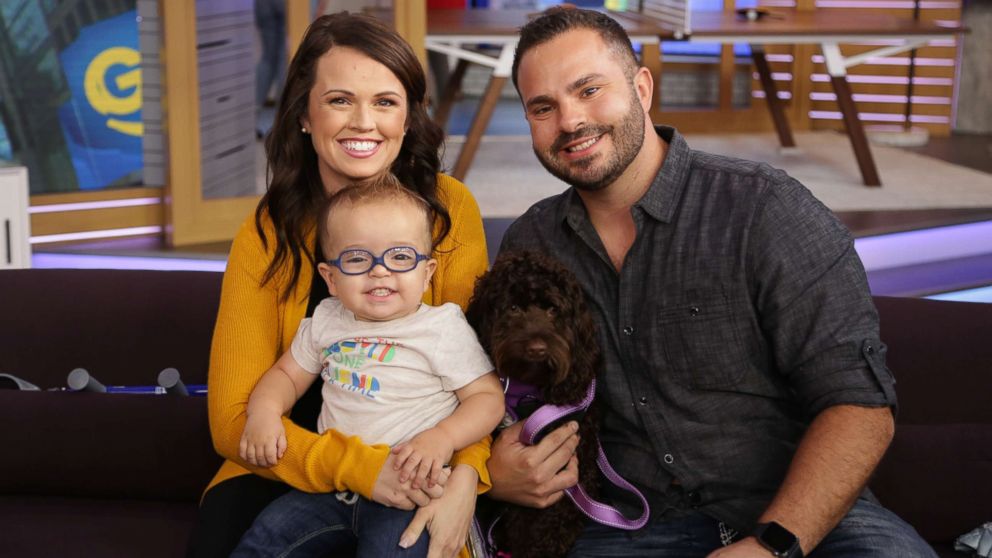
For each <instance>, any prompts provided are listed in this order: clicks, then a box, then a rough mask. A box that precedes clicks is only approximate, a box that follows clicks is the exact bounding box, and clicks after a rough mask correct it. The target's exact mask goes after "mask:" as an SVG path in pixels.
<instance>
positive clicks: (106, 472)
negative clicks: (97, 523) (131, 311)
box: [0, 391, 221, 502]
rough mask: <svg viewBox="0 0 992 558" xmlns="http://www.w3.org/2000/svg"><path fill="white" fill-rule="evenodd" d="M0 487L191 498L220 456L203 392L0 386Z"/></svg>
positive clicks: (37, 492) (89, 494)
mask: <svg viewBox="0 0 992 558" xmlns="http://www.w3.org/2000/svg"><path fill="white" fill-rule="evenodd" d="M0 447H2V448H5V449H6V450H9V451H4V454H5V457H4V459H0V493H7V494H33V495H52V496H76V497H97V498H129V499H137V500H141V499H151V500H173V501H194V502H195V501H197V500H198V499H199V497H200V494H201V492H202V491H203V489H204V488H205V487H206V485H207V483H208V482H209V480H210V478H211V477H212V475H213V474H214V473H215V472H216V471H217V468H218V467H219V466H220V463H221V459H220V457H219V456H218V455H217V454H216V453H215V452H214V449H213V445H212V444H211V441H210V431H209V425H208V423H207V405H206V398H203V397H172V396H165V395H134V394H104V393H73V392H24V391H0Z"/></svg>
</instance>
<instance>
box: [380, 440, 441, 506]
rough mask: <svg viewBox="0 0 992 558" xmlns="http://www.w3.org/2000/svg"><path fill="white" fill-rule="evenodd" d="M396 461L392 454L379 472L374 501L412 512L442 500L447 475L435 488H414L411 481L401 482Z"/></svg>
mask: <svg viewBox="0 0 992 558" xmlns="http://www.w3.org/2000/svg"><path fill="white" fill-rule="evenodd" d="M395 460H396V456H395V455H394V454H392V453H390V454H389V457H387V458H386V462H385V463H383V465H382V469H380V470H379V476H378V477H377V478H376V479H375V485H373V486H372V500H373V501H375V502H379V503H380V504H382V505H384V506H389V507H391V508H399V509H401V510H412V509H414V508H416V507H417V506H426V505H427V504H429V503H431V500H432V499H434V498H440V497H441V496H442V495H443V494H444V483H445V481H446V480H447V476H446V475H442V476H441V478H440V479H439V482H438V483H437V484H435V485H434V486H431V487H428V486H422V487H420V488H413V487H412V486H411V485H410V481H409V480H408V481H406V482H400V472H399V471H398V470H397V469H396V467H394V466H393V463H394V462H395Z"/></svg>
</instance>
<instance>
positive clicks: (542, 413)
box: [520, 380, 651, 531]
mask: <svg viewBox="0 0 992 558" xmlns="http://www.w3.org/2000/svg"><path fill="white" fill-rule="evenodd" d="M595 396H596V380H593V381H592V382H591V383H590V384H589V389H588V390H587V391H586V396H585V398H584V399H583V400H582V401H581V402H580V403H579V404H578V405H549V404H545V405H543V406H541V407H540V408H539V409H537V410H536V411H534V414H532V415H531V416H530V417H529V418H528V419H527V420H526V421H525V422H524V426H523V429H522V430H521V431H520V441H521V442H522V443H524V444H527V445H533V444H534V443H535V441H536V440H537V436H538V434H539V433H540V432H541V431H542V430H543V429H544V428H545V427H547V426H548V425H549V424H552V423H553V422H555V421H556V420H559V419H561V418H563V417H566V416H568V415H570V414H572V413H575V412H576V411H582V410H585V409H588V408H589V405H591V404H592V400H593V398H594V397H595ZM596 450H597V451H598V455H597V457H596V464H597V465H599V470H600V471H602V472H603V475H604V476H605V477H606V478H607V480H609V481H610V482H612V483H613V484H614V485H616V486H618V487H620V488H623V489H624V490H627V491H628V492H631V493H633V494H634V495H635V496H637V498H638V499H639V500H640V501H641V506H642V507H643V508H644V512H643V513H642V514H641V516H640V517H638V518H637V519H627V518H626V517H624V516H623V514H621V513H620V512H619V511H618V510H617V509H616V508H614V507H613V506H610V505H607V504H604V503H602V502H598V501H596V500H594V499H593V498H592V497H590V496H589V495H588V494H587V493H586V491H585V490H584V489H583V488H582V485H581V484H576V485H575V486H573V487H571V488H567V489H565V494H566V495H567V496H568V498H569V499H570V500H572V502H574V503H575V505H576V506H577V507H578V508H579V509H580V510H582V513H584V514H586V515H587V516H588V517H589V519H592V520H593V521H596V522H598V523H602V524H603V525H608V526H610V527H615V528H617V529H625V530H628V531H633V530H635V529H640V528H641V527H643V526H644V524H645V523H647V522H648V516H649V515H650V513H651V510H650V508H649V507H648V501H647V499H646V498H644V495H643V494H641V492H640V491H639V490H637V488H635V487H634V486H633V485H632V484H630V483H629V482H627V481H626V480H624V479H623V477H621V476H620V475H619V474H618V473H617V472H616V471H615V470H614V469H613V467H612V466H610V462H609V461H608V460H607V459H606V453H604V452H603V447H602V446H601V445H599V440H597V441H596Z"/></svg>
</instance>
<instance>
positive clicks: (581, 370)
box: [562, 271, 600, 387]
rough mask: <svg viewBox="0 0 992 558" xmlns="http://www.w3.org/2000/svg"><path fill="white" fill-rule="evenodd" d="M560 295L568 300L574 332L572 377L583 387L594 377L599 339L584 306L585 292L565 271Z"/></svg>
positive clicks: (596, 367)
mask: <svg viewBox="0 0 992 558" xmlns="http://www.w3.org/2000/svg"><path fill="white" fill-rule="evenodd" d="M562 283H563V284H562V294H563V295H564V296H565V297H566V298H567V299H568V300H569V307H570V308H571V310H572V312H573V315H572V316H570V317H569V319H570V320H571V324H572V327H573V329H574V331H575V344H576V346H575V347H574V348H573V356H572V366H573V367H574V368H575V370H573V371H572V375H573V376H575V377H576V379H577V381H578V382H580V383H581V385H582V387H585V386H586V385H587V384H588V383H589V382H591V381H592V380H593V378H595V377H596V371H597V369H598V368H599V365H600V351H599V337H598V335H597V331H596V323H595V322H594V321H593V319H592V314H591V313H590V312H589V307H588V305H587V304H586V296H585V292H584V291H583V290H582V287H581V286H579V282H578V279H576V277H575V276H574V275H573V274H572V272H571V271H567V272H566V274H564V275H563V277H562Z"/></svg>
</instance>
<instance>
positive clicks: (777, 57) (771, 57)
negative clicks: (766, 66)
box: [765, 54, 792, 62]
mask: <svg viewBox="0 0 992 558" xmlns="http://www.w3.org/2000/svg"><path fill="white" fill-rule="evenodd" d="M765 60H768V61H769V62H792V55H791V54H766V55H765Z"/></svg>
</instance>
